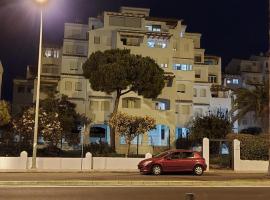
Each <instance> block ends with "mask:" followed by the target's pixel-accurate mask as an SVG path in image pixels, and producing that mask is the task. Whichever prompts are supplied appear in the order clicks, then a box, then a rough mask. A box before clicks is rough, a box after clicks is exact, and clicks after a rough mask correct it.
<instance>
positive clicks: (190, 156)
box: [181, 152, 194, 159]
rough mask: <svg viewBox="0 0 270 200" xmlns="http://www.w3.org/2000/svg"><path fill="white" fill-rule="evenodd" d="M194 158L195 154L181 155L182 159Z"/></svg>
mask: <svg viewBox="0 0 270 200" xmlns="http://www.w3.org/2000/svg"><path fill="white" fill-rule="evenodd" d="M193 157H194V153H193V152H182V153H181V158H183V159H184V158H193Z"/></svg>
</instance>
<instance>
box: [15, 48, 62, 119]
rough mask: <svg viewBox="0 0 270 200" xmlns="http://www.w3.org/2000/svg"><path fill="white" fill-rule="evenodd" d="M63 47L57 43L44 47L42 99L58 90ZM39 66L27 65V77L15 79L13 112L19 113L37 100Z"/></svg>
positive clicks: (41, 81)
mask: <svg viewBox="0 0 270 200" xmlns="http://www.w3.org/2000/svg"><path fill="white" fill-rule="evenodd" d="M61 59H62V49H61V47H58V46H56V45H48V44H45V45H44V47H43V48H42V60H41V63H42V66H41V78H40V83H41V85H40V99H44V98H46V97H47V94H48V92H50V91H57V87H58V82H59V80H60V70H61ZM36 87H37V66H30V65H29V66H27V70H26V76H25V78H16V79H14V80H13V98H12V114H13V115H16V114H18V113H19V112H20V111H21V110H22V108H23V107H25V106H28V105H31V104H32V103H34V102H35V100H36V91H37V89H36Z"/></svg>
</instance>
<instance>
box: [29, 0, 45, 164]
mask: <svg viewBox="0 0 270 200" xmlns="http://www.w3.org/2000/svg"><path fill="white" fill-rule="evenodd" d="M35 2H36V3H37V4H38V5H39V6H40V31H39V53H38V74H37V93H36V108H35V127H34V141H33V154H32V167H31V168H32V169H36V168H37V164H36V160H37V159H36V157H37V135H38V116H39V95H40V72H41V53H42V26H43V13H42V7H43V6H44V5H45V4H46V3H47V2H48V0H35Z"/></svg>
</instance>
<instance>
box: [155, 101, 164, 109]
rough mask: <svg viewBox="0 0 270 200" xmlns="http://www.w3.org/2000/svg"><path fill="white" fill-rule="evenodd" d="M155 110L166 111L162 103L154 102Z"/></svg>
mask: <svg viewBox="0 0 270 200" xmlns="http://www.w3.org/2000/svg"><path fill="white" fill-rule="evenodd" d="M155 108H156V110H166V104H165V103H164V102H156V106H155Z"/></svg>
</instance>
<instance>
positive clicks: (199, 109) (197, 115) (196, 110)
mask: <svg viewBox="0 0 270 200" xmlns="http://www.w3.org/2000/svg"><path fill="white" fill-rule="evenodd" d="M202 113H203V109H202V108H196V109H195V113H194V116H195V117H201V116H202Z"/></svg>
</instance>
